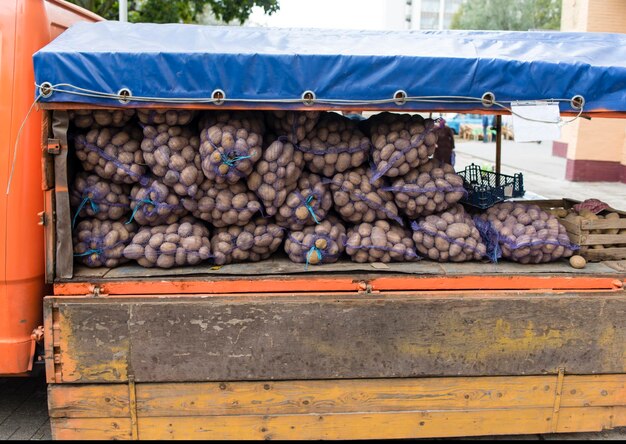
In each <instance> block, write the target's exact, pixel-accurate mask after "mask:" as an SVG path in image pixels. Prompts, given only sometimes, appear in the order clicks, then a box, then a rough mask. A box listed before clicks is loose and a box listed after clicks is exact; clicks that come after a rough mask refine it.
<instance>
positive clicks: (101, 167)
mask: <svg viewBox="0 0 626 444" xmlns="http://www.w3.org/2000/svg"><path fill="white" fill-rule="evenodd" d="M141 140H142V137H141V131H140V130H139V128H136V127H132V126H126V127H124V128H114V127H103V128H96V129H92V130H90V131H89V132H88V133H87V134H78V135H77V136H76V138H75V147H76V157H78V159H79V160H80V161H81V164H82V166H83V169H84V170H85V171H89V172H91V171H93V172H94V173H96V174H97V175H98V176H100V177H102V178H103V179H108V180H110V181H111V182H113V183H117V184H133V183H136V182H141V183H145V182H146V181H147V178H146V177H145V174H146V167H145V166H144V159H143V152H142V151H141V148H140V144H141Z"/></svg>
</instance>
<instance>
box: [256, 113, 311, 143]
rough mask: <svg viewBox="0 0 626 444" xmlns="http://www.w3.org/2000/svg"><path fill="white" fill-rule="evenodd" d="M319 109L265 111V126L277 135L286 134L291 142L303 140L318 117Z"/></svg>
mask: <svg viewBox="0 0 626 444" xmlns="http://www.w3.org/2000/svg"><path fill="white" fill-rule="evenodd" d="M320 114H321V113H320V112H319V111H282V110H281V111H267V112H266V113H265V122H266V123H267V127H268V128H269V129H270V130H272V131H273V132H274V134H276V135H277V136H286V137H287V140H289V142H291V143H298V142H301V141H302V140H304V138H305V137H306V135H307V134H308V133H310V132H311V131H312V130H313V128H314V127H315V124H316V123H317V121H318V120H319V118H320Z"/></svg>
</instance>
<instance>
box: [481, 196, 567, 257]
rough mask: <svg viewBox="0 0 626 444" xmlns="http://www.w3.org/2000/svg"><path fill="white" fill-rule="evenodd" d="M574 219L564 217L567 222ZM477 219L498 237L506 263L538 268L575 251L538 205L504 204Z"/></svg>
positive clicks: (565, 232)
mask: <svg viewBox="0 0 626 444" xmlns="http://www.w3.org/2000/svg"><path fill="white" fill-rule="evenodd" d="M576 217H577V216H575V215H567V216H566V219H567V220H574V219H575V218H576ZM480 218H481V220H483V221H487V222H491V223H492V225H493V227H494V229H495V230H496V231H497V232H498V233H499V236H500V239H499V244H500V248H501V250H502V257H504V258H505V259H510V260H513V261H516V262H520V263H523V264H528V263H533V264H537V263H542V262H551V261H555V260H558V259H560V258H561V257H566V258H567V257H570V256H572V254H573V252H574V250H576V249H578V246H576V245H574V244H572V243H571V242H570V240H569V237H568V235H567V230H566V229H565V227H564V226H563V225H561V224H560V223H559V221H558V219H557V218H556V217H555V216H554V215H552V214H550V213H548V212H546V211H543V210H542V209H541V208H539V207H538V206H537V205H530V204H525V203H523V202H503V203H499V204H496V205H494V206H493V207H491V208H489V209H488V210H487V211H486V212H485V213H484V214H482V215H481V216H480ZM496 222H498V223H496ZM522 233H523V234H522Z"/></svg>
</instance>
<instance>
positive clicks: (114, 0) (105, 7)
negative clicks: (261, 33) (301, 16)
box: [70, 0, 280, 24]
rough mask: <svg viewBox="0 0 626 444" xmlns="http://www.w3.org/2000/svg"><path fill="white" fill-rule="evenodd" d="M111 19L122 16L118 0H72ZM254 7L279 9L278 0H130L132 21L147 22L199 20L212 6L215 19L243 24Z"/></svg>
mask: <svg viewBox="0 0 626 444" xmlns="http://www.w3.org/2000/svg"><path fill="white" fill-rule="evenodd" d="M70 1H71V2H72V3H75V4H77V5H79V6H82V7H83V8H85V9H89V10H90V11H93V12H95V13H96V14H99V15H101V16H102V17H104V18H106V19H108V20H117V19H118V8H119V3H118V0H70ZM254 6H260V7H262V8H263V11H265V13H266V14H272V13H274V12H276V11H278V9H279V7H280V6H279V4H278V0H128V20H129V21H131V22H137V23H138V22H143V23H196V22H197V20H198V18H199V17H200V16H201V15H202V14H203V12H205V9H209V10H210V11H211V13H212V15H213V16H215V18H216V19H217V20H219V21H221V22H224V23H228V22H231V21H234V20H237V21H238V22H239V23H240V24H243V23H244V22H245V21H246V20H247V19H248V17H249V16H250V14H251V13H252V8H253V7H254Z"/></svg>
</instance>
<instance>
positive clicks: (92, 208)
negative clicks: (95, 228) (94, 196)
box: [72, 196, 100, 229]
mask: <svg viewBox="0 0 626 444" xmlns="http://www.w3.org/2000/svg"><path fill="white" fill-rule="evenodd" d="M87 202H89V204H90V205H91V211H93V212H94V213H97V212H98V211H99V210H100V209H99V208H98V204H96V203H95V202H94V201H93V200H91V198H90V197H89V196H86V197H85V198H84V199H83V201H82V202H81V203H80V205H79V206H78V209H77V210H76V214H75V215H74V219H72V229H73V228H74V226H75V225H76V218H77V217H78V215H79V214H80V212H81V211H82V210H83V207H84V206H85V204H86V203H87Z"/></svg>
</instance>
